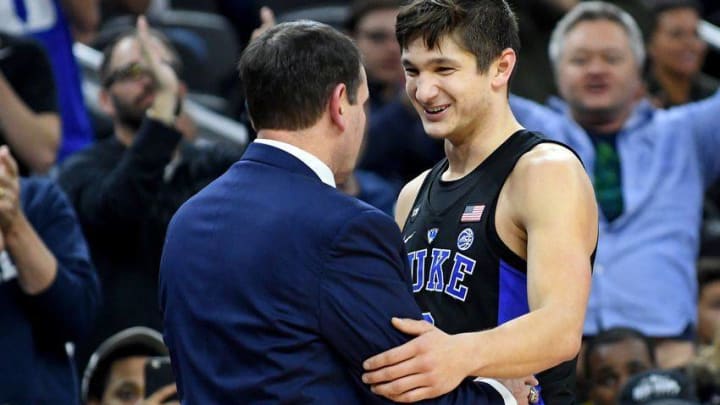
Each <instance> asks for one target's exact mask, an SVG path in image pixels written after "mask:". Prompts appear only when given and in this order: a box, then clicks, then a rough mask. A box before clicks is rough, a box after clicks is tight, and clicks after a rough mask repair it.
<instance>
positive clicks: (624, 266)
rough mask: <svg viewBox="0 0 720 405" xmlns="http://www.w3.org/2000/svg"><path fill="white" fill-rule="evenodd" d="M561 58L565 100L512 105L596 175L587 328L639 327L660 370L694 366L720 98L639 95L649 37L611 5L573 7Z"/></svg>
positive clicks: (556, 49)
mask: <svg viewBox="0 0 720 405" xmlns="http://www.w3.org/2000/svg"><path fill="white" fill-rule="evenodd" d="M550 56H551V59H552V60H553V63H554V66H555V78H556V81H557V83H558V88H559V90H560V93H561V94H562V96H563V98H564V99H565V101H564V102H563V101H560V100H554V101H553V102H552V104H551V105H550V106H549V107H546V106H542V105H539V104H536V103H533V102H530V101H528V100H524V99H520V98H517V97H513V98H511V104H512V106H513V110H514V112H515V114H516V116H517V117H518V120H519V121H520V123H521V124H523V125H524V126H525V127H526V128H528V129H533V130H539V131H542V132H544V133H546V134H548V135H549V136H551V137H553V138H554V139H556V140H558V141H561V142H564V143H566V144H567V145H569V146H570V147H572V148H573V149H574V150H575V151H576V152H577V153H578V155H579V156H580V157H581V158H582V160H583V162H584V164H585V169H586V170H587V171H588V172H589V174H590V176H591V178H593V183H594V188H595V194H596V198H597V200H598V205H599V207H600V211H601V215H600V240H599V245H598V251H597V258H596V261H595V271H594V273H593V287H592V290H591V295H590V302H589V306H588V312H587V314H586V317H585V330H584V332H585V334H586V336H593V335H595V334H597V333H599V332H600V331H601V330H603V329H607V328H611V327H614V326H632V327H634V328H637V329H638V330H640V331H641V332H643V333H644V334H645V335H647V336H650V337H652V338H653V339H655V340H656V343H657V345H656V349H657V359H658V365H659V366H661V367H672V366H677V365H681V364H684V363H685V362H687V361H688V360H689V359H690V358H691V356H692V355H693V341H694V336H693V335H694V333H693V331H694V328H695V324H696V313H697V303H696V300H695V294H696V291H697V278H696V269H695V262H696V259H697V251H698V244H699V231H700V223H701V215H700V214H701V208H702V198H703V192H704V190H705V188H706V187H708V186H709V185H710V184H711V183H712V182H713V181H714V180H715V179H717V178H718V175H720V155H719V154H718V153H717V151H718V150H720V127H718V126H717V117H718V114H720V94H717V93H716V95H714V96H713V97H711V98H709V99H707V100H705V101H702V102H697V103H692V104H688V105H686V106H683V107H678V108H675V109H672V110H656V109H654V108H653V107H652V106H651V105H650V103H649V102H648V101H647V100H645V99H639V95H640V94H642V92H643V84H642V80H641V71H642V66H643V60H644V48H643V40H642V35H641V33H640V30H639V29H638V27H637V25H636V24H635V22H634V21H633V19H632V17H630V15H628V14H627V13H625V12H623V11H622V10H620V9H619V8H618V7H616V6H613V5H611V4H608V3H605V2H583V3H580V4H579V5H577V6H576V7H575V8H573V10H572V11H570V13H568V14H567V15H566V16H565V17H564V18H563V19H562V20H561V21H560V22H559V23H558V25H557V27H556V28H555V31H554V32H553V36H552V41H551V42H550ZM678 196H682V198H678Z"/></svg>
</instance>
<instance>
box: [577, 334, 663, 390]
mask: <svg viewBox="0 0 720 405" xmlns="http://www.w3.org/2000/svg"><path fill="white" fill-rule="evenodd" d="M632 339H636V340H639V341H641V342H642V343H643V344H644V345H645V348H646V349H647V353H648V356H649V358H650V361H651V363H652V364H655V348H654V347H653V343H652V341H651V340H650V339H648V337H647V336H645V335H644V334H643V333H642V332H640V331H639V330H637V329H633V328H626V327H615V328H610V329H606V330H604V331H602V332H600V333H598V334H597V335H596V336H595V337H593V338H592V339H589V340H588V344H587V346H586V347H585V356H584V358H583V372H584V373H585V378H586V379H587V380H588V381H590V379H591V376H590V358H591V357H592V355H593V354H594V353H595V352H596V351H597V350H598V349H599V348H600V347H603V346H608V345H612V344H615V343H620V342H624V341H626V340H632Z"/></svg>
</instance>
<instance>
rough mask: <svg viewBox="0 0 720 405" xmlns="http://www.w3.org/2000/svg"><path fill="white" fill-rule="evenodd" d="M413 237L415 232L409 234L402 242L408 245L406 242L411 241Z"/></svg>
mask: <svg viewBox="0 0 720 405" xmlns="http://www.w3.org/2000/svg"><path fill="white" fill-rule="evenodd" d="M413 236H415V232H413V233H411V234H410V235H409V236H408V237H407V238H403V242H404V243H408V241H409V240H410V239H412V237H413Z"/></svg>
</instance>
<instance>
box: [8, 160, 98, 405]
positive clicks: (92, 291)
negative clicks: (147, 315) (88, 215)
mask: <svg viewBox="0 0 720 405" xmlns="http://www.w3.org/2000/svg"><path fill="white" fill-rule="evenodd" d="M0 252H1V253H0V324H2V325H3V326H2V328H3V331H2V333H0V353H2V360H0V375H1V376H2V378H1V379H0V403H3V404H6V403H11V404H38V403H53V404H74V403H76V402H77V398H78V394H79V393H78V390H77V384H76V382H77V379H76V373H75V369H74V368H73V366H72V361H71V360H70V358H69V357H68V354H67V352H66V349H65V347H66V342H70V341H72V342H78V341H79V340H80V339H82V338H83V337H84V336H85V335H86V333H87V332H88V331H89V330H90V327H91V325H92V322H93V319H94V317H95V314H96V312H97V309H98V307H99V303H100V286H99V284H98V280H97V276H96V275H95V272H94V270H93V268H92V265H91V263H90V256H89V253H88V250H87V246H86V244H85V240H84V239H83V235H82V232H81V230H80V226H79V224H78V223H77V219H76V217H75V214H74V213H73V210H72V208H71V205H70V203H69V202H68V201H67V199H66V198H65V195H64V194H63V193H62V191H60V189H59V187H57V186H56V185H55V184H54V183H51V182H49V181H48V180H45V179H29V178H23V177H19V175H18V171H17V166H16V164H15V161H14V159H13V158H12V156H11V155H10V153H9V151H8V148H7V146H1V147H0Z"/></svg>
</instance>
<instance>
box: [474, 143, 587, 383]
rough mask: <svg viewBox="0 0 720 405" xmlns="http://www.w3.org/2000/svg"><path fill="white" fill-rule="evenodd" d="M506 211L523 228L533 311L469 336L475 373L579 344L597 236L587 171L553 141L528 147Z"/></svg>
mask: <svg viewBox="0 0 720 405" xmlns="http://www.w3.org/2000/svg"><path fill="white" fill-rule="evenodd" d="M506 187H507V191H508V192H507V194H506V196H507V201H508V203H509V207H510V210H511V218H512V219H513V220H514V221H516V222H517V226H518V228H520V229H524V230H525V234H526V235H527V251H526V258H527V289H528V290H527V293H528V304H529V308H530V312H529V313H528V314H526V315H524V316H521V317H518V318H516V319H514V320H512V321H509V322H507V323H505V324H503V325H501V326H499V327H497V328H494V329H492V330H490V331H487V332H481V333H478V334H477V335H476V336H475V337H476V339H471V340H470V342H471V346H470V350H471V352H472V353H477V354H478V357H477V358H478V359H479V360H480V361H479V364H477V365H476V367H475V369H474V370H473V371H472V373H473V375H488V376H508V377H512V376H518V375H524V374H527V373H534V372H538V371H541V370H545V369H547V368H550V367H552V366H554V365H556V364H558V363H560V362H563V361H566V360H569V359H572V358H573V357H574V356H575V355H576V354H577V352H578V350H579V348H580V343H581V338H582V328H583V321H584V317H585V309H586V307H587V301H588V296H589V293H590V279H591V265H592V263H591V255H592V252H593V250H594V248H595V246H596V244H597V235H598V225H597V218H598V213H597V205H596V203H595V195H594V192H593V189H592V185H591V183H590V180H589V178H588V177H587V174H586V173H585V171H584V169H583V167H582V165H581V163H580V161H579V160H578V159H577V158H576V157H575V156H574V155H573V154H572V153H571V152H570V151H569V150H567V149H565V148H563V147H560V146H558V145H553V144H545V145H540V146H538V147H536V148H535V149H534V150H532V151H531V152H529V153H528V154H526V155H525V156H524V157H523V158H522V159H521V160H520V161H519V162H518V165H517V166H516V169H515V170H514V171H513V174H512V175H511V177H510V178H509V179H508V182H507V184H506Z"/></svg>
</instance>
